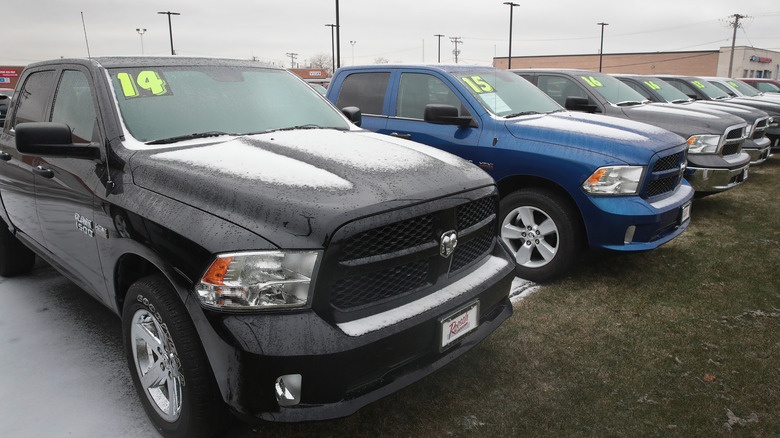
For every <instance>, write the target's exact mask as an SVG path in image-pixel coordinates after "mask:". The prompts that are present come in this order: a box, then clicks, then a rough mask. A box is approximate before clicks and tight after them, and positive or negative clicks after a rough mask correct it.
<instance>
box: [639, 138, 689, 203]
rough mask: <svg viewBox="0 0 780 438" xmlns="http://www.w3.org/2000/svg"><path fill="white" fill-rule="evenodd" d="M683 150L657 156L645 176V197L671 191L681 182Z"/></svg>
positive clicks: (684, 154) (683, 162) (684, 160)
mask: <svg viewBox="0 0 780 438" xmlns="http://www.w3.org/2000/svg"><path fill="white" fill-rule="evenodd" d="M686 159H687V156H686V152H685V150H682V151H680V152H677V153H674V154H670V155H665V156H662V157H659V158H658V159H657V160H656V162H655V164H653V168H652V170H651V171H650V173H649V175H648V177H647V184H646V187H645V190H644V195H645V197H647V198H652V197H654V196H660V195H664V194H667V193H670V192H673V191H674V190H675V189H677V187H678V186H679V185H680V184H681V183H682V174H683V172H682V169H683V166H684V165H685V162H686Z"/></svg>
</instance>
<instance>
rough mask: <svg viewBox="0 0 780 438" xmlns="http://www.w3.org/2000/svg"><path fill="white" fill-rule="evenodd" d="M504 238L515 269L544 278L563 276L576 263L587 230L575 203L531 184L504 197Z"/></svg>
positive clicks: (538, 279)
mask: <svg viewBox="0 0 780 438" xmlns="http://www.w3.org/2000/svg"><path fill="white" fill-rule="evenodd" d="M499 210H500V217H501V219H500V224H501V231H500V234H501V240H503V241H504V243H506V244H507V246H508V247H509V249H510V250H511V251H512V254H513V255H514V256H515V262H516V267H515V272H516V274H517V276H518V277H521V278H524V279H526V280H531V281H536V282H544V281H549V280H552V279H554V278H556V277H560V276H561V275H562V274H563V273H565V272H566V271H568V270H569V269H570V268H571V267H572V265H573V264H574V262H575V260H576V258H577V257H578V256H579V253H580V251H581V249H582V241H583V237H584V233H583V231H581V230H582V226H581V225H580V221H579V215H578V214H577V213H576V212H575V211H574V207H572V206H571V204H570V203H569V202H568V201H567V200H564V199H562V198H561V197H560V196H559V195H557V194H555V193H554V192H552V191H550V190H544V189H536V188H528V189H521V190H518V191H516V192H513V193H510V194H509V195H507V196H506V197H504V198H503V199H502V200H501V203H500V206H499Z"/></svg>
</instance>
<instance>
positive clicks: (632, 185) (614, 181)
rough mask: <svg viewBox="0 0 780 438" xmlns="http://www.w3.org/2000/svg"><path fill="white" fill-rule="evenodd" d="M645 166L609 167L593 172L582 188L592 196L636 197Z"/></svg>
mask: <svg viewBox="0 0 780 438" xmlns="http://www.w3.org/2000/svg"><path fill="white" fill-rule="evenodd" d="M644 170H645V168H644V167H643V166H608V167H601V168H599V169H598V170H597V171H595V172H593V175H591V176H590V177H589V178H588V179H587V180H585V182H584V183H583V184H582V188H583V189H585V191H586V192H588V193H590V194H592V195H635V194H637V192H638V191H639V182H640V181H641V180H642V173H643V172H644Z"/></svg>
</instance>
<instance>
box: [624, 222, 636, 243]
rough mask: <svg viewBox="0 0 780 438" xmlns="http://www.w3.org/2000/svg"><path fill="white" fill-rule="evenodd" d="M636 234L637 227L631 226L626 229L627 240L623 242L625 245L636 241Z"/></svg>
mask: <svg viewBox="0 0 780 438" xmlns="http://www.w3.org/2000/svg"><path fill="white" fill-rule="evenodd" d="M634 232H636V225H631V226H630V227H628V228H627V229H626V238H625V239H624V240H623V243H625V244H626V245H628V244H629V243H631V242H633V241H634Z"/></svg>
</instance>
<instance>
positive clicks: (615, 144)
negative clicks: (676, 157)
mask: <svg viewBox="0 0 780 438" xmlns="http://www.w3.org/2000/svg"><path fill="white" fill-rule="evenodd" d="M506 127H507V129H508V130H509V132H510V133H512V135H513V136H514V137H516V138H520V139H524V140H531V141H538V142H545V143H554V144H558V145H562V146H567V147H571V148H578V149H583V150H588V151H591V152H598V153H601V154H604V155H607V156H611V157H613V158H615V159H617V160H619V161H622V162H626V163H627V164H646V163H647V162H648V161H649V160H650V157H652V156H653V154H655V153H657V152H660V151H663V150H666V149H668V148H671V147H676V146H679V145H680V144H682V143H684V142H685V140H684V139H682V138H681V137H679V136H677V135H675V134H673V133H671V132H669V131H667V130H665V129H661V128H657V127H655V126H651V125H647V124H644V123H637V122H633V121H631V120H624V119H620V118H616V117H605V116H603V115H594V114H585V113H578V112H557V113H551V114H540V115H535V116H525V117H520V118H517V119H509V120H507V122H506Z"/></svg>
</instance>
